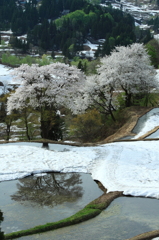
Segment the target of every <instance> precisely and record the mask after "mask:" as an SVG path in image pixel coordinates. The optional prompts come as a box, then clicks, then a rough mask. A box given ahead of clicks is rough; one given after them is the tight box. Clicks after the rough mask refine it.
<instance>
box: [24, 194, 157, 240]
mask: <svg viewBox="0 0 159 240" xmlns="http://www.w3.org/2000/svg"><path fill="white" fill-rule="evenodd" d="M158 215H159V200H156V199H148V198H135V197H120V198H117V199H115V200H114V201H113V202H112V203H111V205H110V206H109V207H108V208H107V209H106V210H104V211H103V212H102V213H101V214H100V215H99V216H97V217H95V218H93V219H91V220H89V221H86V222H83V223H81V224H77V225H73V226H70V227H65V228H61V229H58V230H54V231H50V232H46V233H42V234H36V235H32V236H27V237H22V238H21V239H22V240H35V239H38V240H48V239H56V240H61V239H65V240H70V239H71V240H75V239H77V240H81V239H87V240H97V239H98V240H104V239H105V240H124V239H127V238H130V237H133V236H135V235H138V234H140V233H143V232H147V231H151V230H157V229H159V218H158Z"/></svg>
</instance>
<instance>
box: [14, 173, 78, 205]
mask: <svg viewBox="0 0 159 240" xmlns="http://www.w3.org/2000/svg"><path fill="white" fill-rule="evenodd" d="M81 184H82V179H81V175H80V174H77V173H67V174H65V173H50V174H46V175H44V176H40V177H37V176H32V177H28V178H24V179H21V180H19V183H17V188H18V191H17V192H16V193H15V194H13V195H11V198H12V200H15V201H21V202H24V201H29V202H30V203H31V204H32V205H39V206H48V207H53V206H56V205H57V204H62V203H64V202H74V201H76V200H77V199H78V198H80V197H82V195H83V188H82V187H81V186H80V185H81Z"/></svg>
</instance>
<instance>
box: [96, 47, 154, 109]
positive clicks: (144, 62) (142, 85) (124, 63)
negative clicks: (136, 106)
mask: <svg viewBox="0 0 159 240" xmlns="http://www.w3.org/2000/svg"><path fill="white" fill-rule="evenodd" d="M155 74H156V71H155V70H154V68H153V66H151V63H150V58H149V55H148V54H147V52H146V49H145V47H144V46H143V45H142V44H138V43H134V44H132V45H130V46H127V47H124V46H121V47H116V48H115V50H114V51H113V52H112V53H111V55H110V56H106V57H103V58H102V59H101V66H100V67H99V68H98V77H99V82H100V85H101V86H103V85H105V84H106V85H109V86H111V87H112V88H113V89H114V90H122V91H124V93H125V105H126V107H128V106H130V105H131V103H132V101H133V96H135V95H136V94H147V93H149V92H150V91H151V90H152V88H155V87H156V86H158V83H157V82H156V81H155Z"/></svg>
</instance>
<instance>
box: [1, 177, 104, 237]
mask: <svg viewBox="0 0 159 240" xmlns="http://www.w3.org/2000/svg"><path fill="white" fill-rule="evenodd" d="M0 193H1V198H0V207H1V210H2V212H3V217H4V221H3V222H2V227H1V228H2V231H3V232H5V233H10V232H14V231H18V230H24V229H28V228H31V227H34V226H37V225H40V224H45V223H47V222H55V221H58V220H61V219H64V218H66V217H69V216H71V215H73V214H75V213H76V212H77V211H79V210H81V209H82V208H83V207H84V206H85V205H87V204H88V203H89V202H91V201H92V200H94V199H95V198H98V197H99V196H100V195H102V194H103V192H102V191H101V190H100V189H99V188H98V185H97V184H96V183H95V182H94V181H93V180H92V178H91V176H90V175H89V174H79V173H67V174H64V173H50V174H43V176H39V175H37V176H31V177H27V178H24V179H21V180H14V181H6V182H1V183H0ZM30 239H31V238H30Z"/></svg>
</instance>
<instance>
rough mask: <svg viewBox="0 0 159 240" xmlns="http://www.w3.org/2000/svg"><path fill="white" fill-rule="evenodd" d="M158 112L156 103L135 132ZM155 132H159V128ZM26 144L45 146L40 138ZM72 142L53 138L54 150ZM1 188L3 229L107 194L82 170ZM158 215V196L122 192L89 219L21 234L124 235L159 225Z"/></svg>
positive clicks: (40, 220) (116, 238) (58, 214)
mask: <svg viewBox="0 0 159 240" xmlns="http://www.w3.org/2000/svg"><path fill="white" fill-rule="evenodd" d="M158 112H159V109H155V110H152V111H150V112H149V113H148V114H146V115H145V116H143V117H142V118H140V119H139V121H138V124H137V125H136V127H135V128H134V130H133V132H134V133H138V132H140V131H141V130H142V128H143V123H144V122H145V121H146V119H147V118H149V117H150V115H151V116H152V115H155V114H158ZM149 114H150V115H149ZM154 134H156V135H155V136H154V137H158V132H156V133H154ZM151 137H152V136H151ZM128 138H129V137H128ZM12 144H13V143H12ZM15 144H18V145H19V144H20V143H15ZM22 145H30V146H37V147H41V146H42V145H41V143H22ZM71 148H72V147H71V146H66V145H59V144H57V145H56V144H49V149H50V150H58V151H69V150H70V149H71ZM0 192H1V197H0V210H1V211H2V213H3V217H4V220H3V221H2V222H1V230H2V231H4V232H5V233H10V232H15V231H18V230H24V229H28V228H31V227H34V226H36V225H40V224H45V223H47V222H55V221H58V220H61V219H64V218H66V217H69V216H71V215H73V214H75V213H76V212H78V211H79V210H81V209H82V208H83V207H84V206H85V205H87V204H88V203H89V202H91V201H92V200H94V199H96V198H98V197H99V196H100V195H102V194H103V192H102V191H101V190H100V189H99V188H98V185H97V184H96V183H95V182H94V181H93V179H92V177H91V175H89V174H84V173H47V174H39V175H34V176H29V177H27V178H23V179H20V180H14V181H5V182H0ZM158 216H159V200H157V199H149V198H139V197H120V198H117V199H115V200H114V201H113V202H112V203H111V204H110V206H109V207H108V208H107V209H105V210H104V211H103V212H102V213H101V214H100V215H99V216H97V217H95V218H93V219H91V220H89V221H86V222H83V223H81V224H76V225H73V226H69V227H64V228H61V229H57V230H54V231H49V232H45V233H41V234H35V235H31V236H26V237H21V238H20V239H22V240H34V239H39V240H48V239H56V240H62V239H65V240H70V239H71V240H74V239H76V240H81V239H87V240H97V239H98V240H104V239H105V240H124V239H127V238H131V237H133V236H135V235H138V234H141V233H143V232H147V231H152V230H157V229H159V218H158Z"/></svg>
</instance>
